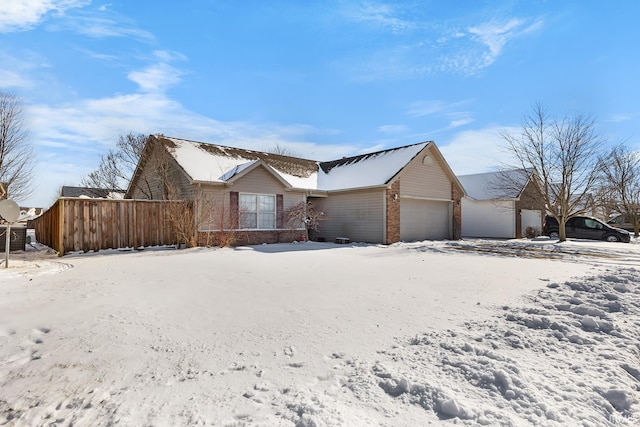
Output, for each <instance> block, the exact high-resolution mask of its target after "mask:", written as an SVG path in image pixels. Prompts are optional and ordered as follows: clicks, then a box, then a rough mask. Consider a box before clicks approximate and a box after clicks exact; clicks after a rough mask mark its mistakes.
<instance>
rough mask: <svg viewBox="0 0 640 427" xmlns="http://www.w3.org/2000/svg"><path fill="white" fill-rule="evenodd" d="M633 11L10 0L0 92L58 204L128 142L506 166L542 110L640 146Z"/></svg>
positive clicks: (45, 194) (634, 6)
mask: <svg viewBox="0 0 640 427" xmlns="http://www.w3.org/2000/svg"><path fill="white" fill-rule="evenodd" d="M638 16H640V2H636V1H633V0H621V1H616V2H602V1H595V0H575V1H571V0H565V1H562V0H558V1H536V0H530V1H480V0H477V1H471V0H468V1H456V2H449V1H428V0H426V1H410V0H409V1H373V0H371V1H359V0H318V1H295V0H289V1H284V0H282V1H281V0H271V1H258V0H255V1H231V0H225V1H212V0H211V1H208V0H182V1H164V0H157V1H153V2H147V1H110V2H102V1H95V0H2V6H1V7H0V90H3V91H9V92H12V93H14V94H16V95H18V96H20V97H21V98H22V99H23V100H24V105H25V114H26V119H27V123H28V128H29V131H30V134H31V141H32V143H33V145H34V147H35V149H36V150H35V151H36V153H37V158H36V161H37V167H36V170H35V175H34V184H35V191H34V194H33V197H31V198H30V199H29V200H24V201H21V202H22V204H23V205H30V206H45V207H46V206H48V205H50V204H51V203H52V202H53V201H54V200H55V198H56V195H57V193H58V191H59V188H60V187H61V186H62V185H78V184H79V183H80V180H81V178H82V177H83V176H84V175H86V174H87V173H88V172H90V171H91V170H93V169H94V168H95V167H96V166H97V165H98V162H99V157H100V155H101V154H103V153H104V152H106V151H107V150H108V149H109V148H111V147H113V146H114V145H115V142H116V141H117V139H118V136H119V135H124V134H127V133H129V132H134V133H145V134H148V133H163V134H165V135H168V136H175V137H180V138H186V139H193V140H198V141H205V142H212V143H217V144H223V145H230V146H236V147H241V148H250V149H257V150H267V149H269V148H271V147H274V146H275V145H280V146H284V147H288V148H290V149H291V150H293V151H295V152H296V153H298V154H299V155H300V156H302V157H306V158H311V159H315V160H331V159H335V158H340V157H343V156H349V155H354V154H359V153H363V152H369V151H375V150H380V149H385V148H391V147H396V146H400V145H407V144H413V143H416V142H421V141H425V140H433V141H435V142H436V144H437V145H438V146H439V147H440V149H441V151H442V152H443V154H444V155H445V157H446V159H447V160H448V162H449V164H450V165H451V167H452V168H453V170H454V172H456V173H457V174H468V173H477V172H485V171H488V170H492V169H495V168H496V167H498V166H500V164H501V162H502V161H504V160H505V159H506V158H505V155H506V154H505V153H504V152H503V150H502V149H501V146H502V145H503V142H502V140H501V139H500V136H499V134H500V132H501V131H505V130H506V131H517V129H518V126H519V124H520V123H521V120H522V118H523V116H524V115H525V114H526V113H527V112H528V111H529V110H530V108H531V106H532V104H534V103H535V102H543V103H544V104H545V105H546V106H547V107H548V108H549V110H551V112H553V113H554V114H556V115H558V116H562V115H565V114H574V113H578V114H590V115H593V117H594V118H595V119H596V121H597V123H598V130H599V131H600V132H601V133H602V134H603V135H604V136H605V137H606V138H607V140H608V141H610V142H611V143H612V144H613V143H620V142H625V143H627V144H628V145H629V146H631V147H638V146H639V145H640V135H639V132H638V126H637V123H638V120H639V119H640V104H639V100H640V85H639V84H638V75H639V71H640V49H639V48H638V46H637V44H638V42H640V29H639V25H638V24H637V17H638Z"/></svg>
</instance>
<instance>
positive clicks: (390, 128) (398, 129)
mask: <svg viewBox="0 0 640 427" xmlns="http://www.w3.org/2000/svg"><path fill="white" fill-rule="evenodd" d="M408 130H409V128H408V127H407V126H405V125H382V126H378V131H379V132H382V133H391V134H394V133H403V132H406V131H408Z"/></svg>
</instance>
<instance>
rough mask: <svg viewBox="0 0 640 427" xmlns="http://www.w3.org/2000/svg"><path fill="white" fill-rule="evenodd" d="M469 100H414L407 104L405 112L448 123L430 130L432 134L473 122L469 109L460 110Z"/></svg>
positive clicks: (408, 114) (410, 115)
mask: <svg viewBox="0 0 640 427" xmlns="http://www.w3.org/2000/svg"><path fill="white" fill-rule="evenodd" d="M471 102H472V101H471V100H463V101H457V102H450V103H447V102H444V101H441V100H431V101H416V102H413V103H412V104H411V105H410V106H409V109H408V110H407V112H406V114H407V116H409V117H411V118H421V117H427V116H434V117H436V118H439V119H443V120H446V121H447V122H448V124H447V125H446V126H445V127H443V128H441V129H437V130H434V131H432V132H430V134H434V133H438V132H443V131H446V130H451V129H455V128H457V127H460V126H464V125H467V124H469V123H473V122H474V121H475V119H474V118H473V114H472V113H471V112H469V111H464V110H460V109H461V108H463V107H466V106H467V105H469V104H470V103H471Z"/></svg>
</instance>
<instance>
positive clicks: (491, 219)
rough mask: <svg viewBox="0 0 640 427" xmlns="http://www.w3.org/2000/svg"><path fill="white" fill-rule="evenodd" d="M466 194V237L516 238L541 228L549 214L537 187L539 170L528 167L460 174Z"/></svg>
mask: <svg viewBox="0 0 640 427" xmlns="http://www.w3.org/2000/svg"><path fill="white" fill-rule="evenodd" d="M458 179H459V180H460V182H461V183H462V186H463V187H464V189H465V191H466V196H465V197H463V198H462V211H463V212H464V215H463V217H462V230H463V232H462V235H463V237H488V238H502V239H513V238H522V237H524V236H526V230H527V227H533V228H534V229H537V230H538V231H539V230H540V229H541V228H542V220H543V219H544V215H545V211H546V210H545V208H544V202H541V201H540V199H539V197H537V192H536V191H535V182H534V179H535V174H533V173H532V172H530V171H527V170H524V169H515V170H510V171H500V172H489V173H481V174H475V175H462V176H458Z"/></svg>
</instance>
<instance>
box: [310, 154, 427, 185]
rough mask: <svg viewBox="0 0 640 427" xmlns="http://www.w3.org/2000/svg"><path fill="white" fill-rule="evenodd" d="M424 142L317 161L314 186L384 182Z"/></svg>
mask: <svg viewBox="0 0 640 427" xmlns="http://www.w3.org/2000/svg"><path fill="white" fill-rule="evenodd" d="M428 144H429V142H421V143H419V144H412V145H407V146H404V147H398V148H391V149H389V150H384V151H378V152H375V153H368V154H362V155H360V156H354V157H346V158H342V159H340V160H334V161H331V162H322V163H320V164H319V166H320V171H319V176H318V189H319V190H338V189H348V188H362V187H372V186H376V185H386V184H388V183H389V182H390V181H391V180H392V179H393V177H395V176H396V175H397V174H398V173H399V172H400V171H401V170H402V169H403V168H404V167H405V166H406V165H407V164H408V163H409V162H410V161H411V160H412V159H413V158H414V157H415V156H417V155H418V153H419V152H420V151H422V150H423V149H424V148H425V147H426V146H427V145H428Z"/></svg>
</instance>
